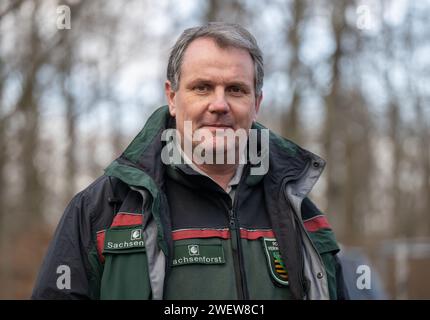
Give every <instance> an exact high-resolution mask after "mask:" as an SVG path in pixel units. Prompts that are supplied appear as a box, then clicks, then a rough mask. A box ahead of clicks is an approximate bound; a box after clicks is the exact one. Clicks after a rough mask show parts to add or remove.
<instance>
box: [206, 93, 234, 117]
mask: <svg viewBox="0 0 430 320" xmlns="http://www.w3.org/2000/svg"><path fill="white" fill-rule="evenodd" d="M229 109H230V106H229V104H228V101H227V99H226V96H225V92H224V88H216V89H215V92H214V94H213V96H212V101H211V102H210V104H209V111H210V112H213V113H227V112H228V111H229Z"/></svg>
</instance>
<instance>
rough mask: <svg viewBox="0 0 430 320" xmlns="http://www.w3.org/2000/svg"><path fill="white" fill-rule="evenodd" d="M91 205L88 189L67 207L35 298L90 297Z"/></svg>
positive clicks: (51, 245) (40, 275)
mask: <svg viewBox="0 0 430 320" xmlns="http://www.w3.org/2000/svg"><path fill="white" fill-rule="evenodd" d="M90 210H91V209H90V208H89V205H87V204H86V201H85V191H83V192H81V193H79V194H77V195H76V196H75V197H74V198H73V199H72V201H71V202H70V203H69V205H68V206H67V208H66V210H65V212H64V214H63V216H62V218H61V220H60V223H59V225H58V227H57V229H56V231H55V234H54V237H53V239H52V240H51V243H50V245H49V248H48V252H47V253H46V256H45V258H44V261H43V263H42V266H41V268H40V271H39V275H38V277H37V280H36V284H35V287H34V289H33V293H32V296H31V298H32V299H89V298H90V288H89V277H90V265H89V259H88V254H89V250H90V248H91V245H92V244H93V241H92V239H91V221H90V220H91V219H90Z"/></svg>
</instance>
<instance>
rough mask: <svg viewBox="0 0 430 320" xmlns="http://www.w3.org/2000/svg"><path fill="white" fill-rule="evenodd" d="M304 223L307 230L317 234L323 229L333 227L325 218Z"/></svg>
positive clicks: (318, 217) (321, 217)
mask: <svg viewBox="0 0 430 320" xmlns="http://www.w3.org/2000/svg"><path fill="white" fill-rule="evenodd" d="M303 223H304V225H305V228H306V230H307V231H309V232H315V231H318V230H319V229H323V228H327V229H331V226H330V224H329V223H328V221H327V218H326V217H325V216H316V217H315V218H312V219H309V220H306V221H304V222H303Z"/></svg>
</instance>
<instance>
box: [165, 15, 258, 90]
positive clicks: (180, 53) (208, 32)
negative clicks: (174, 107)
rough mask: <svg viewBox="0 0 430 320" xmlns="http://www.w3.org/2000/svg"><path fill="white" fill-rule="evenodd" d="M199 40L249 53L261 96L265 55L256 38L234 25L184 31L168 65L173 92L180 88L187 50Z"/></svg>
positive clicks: (216, 24) (168, 78) (209, 25)
mask: <svg viewBox="0 0 430 320" xmlns="http://www.w3.org/2000/svg"><path fill="white" fill-rule="evenodd" d="M197 38H211V39H213V40H215V42H216V43H217V45H218V46H220V47H221V48H226V47H234V48H239V49H244V50H246V51H248V52H249V54H250V55H251V58H252V60H253V61H254V77H255V79H254V87H255V94H256V96H259V95H260V94H261V90H262V88H263V77H264V69H263V54H262V52H261V50H260V48H259V47H258V44H257V41H256V40H255V38H254V36H253V35H252V34H251V33H250V32H249V31H248V30H246V29H245V28H243V27H242V26H240V25H238V24H234V23H221V22H210V23H208V24H206V25H204V26H200V27H194V28H189V29H186V30H184V32H183V33H182V34H181V36H180V37H179V38H178V40H177V41H176V43H175V45H174V46H173V48H172V50H171V51H170V56H169V63H168V65H167V80H169V81H170V83H171V86H172V89H173V91H177V90H178V88H179V79H180V76H181V65H182V60H183V58H184V53H185V50H186V49H187V47H188V45H189V44H190V43H191V42H192V41H193V40H195V39H197Z"/></svg>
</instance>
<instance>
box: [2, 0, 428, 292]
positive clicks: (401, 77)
mask: <svg viewBox="0 0 430 320" xmlns="http://www.w3.org/2000/svg"><path fill="white" fill-rule="evenodd" d="M61 5H66V6H68V8H70V28H67V25H66V28H64V26H65V23H66V24H67V12H66V11H63V9H62V8H64V7H60V6H61ZM57 10H58V11H57ZM63 13H66V15H64V14H63ZM429 16H430V1H425V0H419V1H403V0H379V1H377V0H369V1H358V0H356V1H346V0H334V1H329V0H315V1H312V0H272V1H261V0H255V1H244V0H231V1H223V0H208V1H204V0H183V1H182V0H181V1H173V0H158V1H150V0H128V1H117V0H116V1H114V0H103V1H102V0H97V1H83V0H74V1H72V0H70V1H66V0H63V1H60V0H44V1H38V0H22V1H20V0H15V1H13V0H12V1H11V0H3V1H1V2H0V35H1V37H0V253H1V256H0V284H1V285H0V298H3V299H26V298H28V297H29V296H30V293H31V289H32V286H33V283H34V280H35V277H36V275H37V271H38V268H39V267H40V263H41V261H42V257H43V255H44V253H45V251H46V248H47V245H48V243H49V240H50V238H51V236H52V234H53V231H54V230H55V227H56V224H57V223H58V221H59V219H60V217H61V214H62V212H63V210H64V208H65V206H66V205H67V203H68V202H69V201H70V199H71V198H72V197H73V195H74V194H75V193H76V192H78V191H80V190H82V189H83V188H85V187H86V186H87V185H88V184H89V183H90V182H91V181H92V180H93V179H94V178H96V177H98V176H100V175H101V174H102V173H103V169H104V168H105V167H106V166H107V165H108V164H109V163H110V162H111V160H112V159H114V158H115V157H117V156H118V155H119V154H120V153H121V151H122V150H123V148H124V147H125V146H126V145H127V144H128V143H129V142H130V141H131V138H132V137H134V136H135V135H136V134H137V132H138V131H139V130H140V129H141V127H142V126H143V124H144V123H145V121H146V119H147V118H148V116H149V115H150V114H151V113H152V111H153V110H155V109H156V108H157V107H158V106H160V105H162V104H165V103H166V100H165V98H164V96H163V82H164V79H165V69H166V64H167V57H168V52H169V49H170V47H171V46H172V45H173V43H174V41H175V39H176V38H177V37H178V36H179V34H180V33H181V32H182V30H183V29H184V28H187V27H192V26H195V25H198V24H202V23H205V22H207V21H226V22H237V23H240V24H242V25H244V26H245V27H246V28H248V29H249V30H250V31H251V32H252V33H253V34H254V35H255V36H256V38H257V40H258V41H259V44H260V47H261V48H262V50H263V52H264V58H265V72H266V77H265V84H264V88H263V91H264V100H263V105H262V108H261V114H260V118H259V121H260V122H262V123H263V124H265V125H266V126H268V127H270V128H272V129H273V130H274V131H276V132H278V133H280V134H282V135H283V136H285V137H287V138H289V139H291V140H293V141H296V142H298V143H299V144H301V145H302V146H303V147H305V148H306V149H309V150H311V151H313V152H315V153H317V154H319V155H321V156H322V157H323V158H324V159H326V160H327V162H328V165H327V167H326V170H325V172H324V174H323V176H322V178H321V180H320V181H319V182H318V184H317V185H316V187H315V189H314V191H313V192H312V194H311V197H312V198H313V200H314V201H315V202H316V203H317V204H318V206H319V207H320V208H321V209H323V210H324V211H325V212H326V213H327V215H328V217H329V221H330V222H331V224H332V226H333V228H334V229H335V232H336V235H337V237H338V240H339V241H340V242H341V243H342V245H343V248H344V249H345V250H344V252H345V254H346V255H348V252H349V253H350V258H352V259H353V260H354V259H356V260H357V259H358V260H360V259H362V260H360V261H367V262H368V263H369V264H370V265H371V270H372V279H375V282H373V283H375V285H376V284H377V283H378V281H380V285H381V286H380V288H379V289H378V290H380V291H381V292H382V291H383V292H384V294H385V297H388V298H390V299H412V298H425V299H429V298H430V271H429V270H430V215H429V211H430V143H429V142H430V107H429V103H430V58H429V57H430V19H429ZM353 273H354V272H353ZM377 275H379V277H377ZM356 276H358V274H356ZM354 279H355V278H354ZM350 281H355V280H350ZM351 283H352V282H351ZM381 296H382V295H377V293H376V292H375V296H374V297H381ZM369 297H370V298H371V297H372V296H369Z"/></svg>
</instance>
